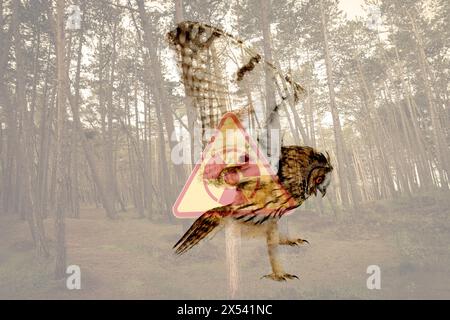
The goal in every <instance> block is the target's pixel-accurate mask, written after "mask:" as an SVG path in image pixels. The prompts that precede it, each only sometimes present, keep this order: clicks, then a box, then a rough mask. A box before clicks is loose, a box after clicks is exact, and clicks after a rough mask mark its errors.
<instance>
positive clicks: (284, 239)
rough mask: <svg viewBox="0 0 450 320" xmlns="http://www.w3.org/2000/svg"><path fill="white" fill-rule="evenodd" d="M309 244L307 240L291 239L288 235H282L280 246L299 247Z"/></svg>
mask: <svg viewBox="0 0 450 320" xmlns="http://www.w3.org/2000/svg"><path fill="white" fill-rule="evenodd" d="M305 243H307V244H309V241H308V240H306V239H300V238H298V239H290V238H289V237H288V236H286V235H280V244H281V245H288V246H291V247H293V246H298V245H299V244H305Z"/></svg>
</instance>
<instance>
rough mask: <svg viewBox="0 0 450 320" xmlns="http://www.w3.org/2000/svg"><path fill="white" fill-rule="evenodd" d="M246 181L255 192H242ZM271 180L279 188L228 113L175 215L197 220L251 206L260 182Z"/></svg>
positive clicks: (241, 129)
mask: <svg viewBox="0 0 450 320" xmlns="http://www.w3.org/2000/svg"><path fill="white" fill-rule="evenodd" d="M245 179H247V180H248V179H251V180H252V181H253V184H252V186H253V188H250V189H245V190H240V189H239V188H238V187H237V186H238V184H239V183H241V182H242V181H244V180H245ZM268 179H270V180H271V183H277V184H279V182H278V178H277V176H276V174H275V173H274V172H273V170H272V167H271V166H270V164H269V161H268V160H267V158H266V157H265V156H264V154H263V153H262V152H261V151H260V150H259V148H258V147H257V145H256V143H255V142H254V141H253V140H252V138H251V137H250V135H249V134H248V133H247V132H246V130H245V129H244V127H243V126H242V124H241V122H240V121H239V119H238V118H237V117H236V115H235V114H233V113H227V114H225V115H224V116H223V118H222V120H221V121H220V123H219V125H218V127H217V130H216V133H215V134H214V135H213V137H212V138H211V140H210V142H209V143H208V145H207V146H206V147H205V150H204V151H203V153H202V156H201V157H200V160H199V161H198V163H197V164H196V165H195V167H194V169H193V171H192V173H191V175H190V176H189V178H188V180H187V182H186V184H185V185H184V187H183V189H182V191H181V193H180V195H179V196H178V198H177V200H176V202H175V204H174V206H173V208H172V209H173V213H174V215H175V216H176V217H178V218H197V217H199V216H201V215H202V214H203V213H204V212H206V211H208V210H210V209H213V208H216V207H221V206H225V205H228V204H231V203H233V204H246V203H251V202H252V201H253V200H254V198H255V196H256V195H257V192H258V190H259V185H260V182H261V180H264V181H265V183H267V180H268ZM280 188H282V187H281V185H280ZM286 197H288V194H287V192H286Z"/></svg>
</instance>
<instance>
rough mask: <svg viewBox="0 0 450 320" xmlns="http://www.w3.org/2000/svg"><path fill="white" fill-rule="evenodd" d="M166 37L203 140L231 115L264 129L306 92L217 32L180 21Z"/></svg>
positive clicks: (238, 42) (252, 50)
mask: <svg viewBox="0 0 450 320" xmlns="http://www.w3.org/2000/svg"><path fill="white" fill-rule="evenodd" d="M167 37H168V40H169V42H170V44H171V45H172V47H173V48H175V50H176V52H177V55H178V59H179V66H180V69H181V78H182V81H183V83H184V88H185V94H186V97H187V98H188V99H189V101H190V104H191V106H192V109H193V112H195V113H196V114H195V116H194V117H193V118H194V119H197V121H199V122H200V125H201V128H202V136H203V137H204V134H205V130H207V129H209V128H211V129H213V128H215V127H216V126H217V124H218V122H219V121H220V119H221V117H222V115H223V114H225V113H226V112H230V111H232V112H234V113H236V114H237V115H238V116H239V117H240V118H241V119H243V120H244V121H248V127H251V126H252V124H253V126H254V127H255V128H256V129H258V128H259V129H264V128H267V127H269V126H270V124H271V122H272V121H273V119H274V118H275V117H276V116H277V114H278V112H279V110H280V106H281V105H282V104H283V103H290V104H293V105H295V104H297V103H298V102H299V101H300V98H301V96H302V95H303V94H304V93H305V90H304V89H303V87H302V86H301V85H299V84H298V83H296V82H294V81H293V80H292V77H291V76H290V75H284V74H283V73H282V72H281V71H280V70H278V68H276V67H275V66H274V65H273V64H272V63H271V62H269V61H265V60H264V59H263V58H262V56H261V55H260V54H259V53H257V52H256V51H255V50H254V49H252V48H251V47H249V46H247V45H246V44H245V43H244V42H243V41H241V40H239V39H237V38H235V37H234V36H233V35H231V34H229V33H226V32H224V31H222V30H220V29H218V28H215V27H212V26H209V25H206V24H203V23H199V22H191V21H184V22H181V23H179V24H178V26H177V28H176V29H174V30H172V31H171V32H169V33H168V35H167ZM267 75H269V76H270V79H271V80H272V84H273V94H274V98H275V99H272V100H273V105H269V106H268V105H266V103H267V101H268V100H267V99H266V93H265V92H264V88H265V79H266V78H265V77H266V76H267ZM203 139H205V137H204V138H203ZM205 142H206V141H205V140H203V143H204V144H205Z"/></svg>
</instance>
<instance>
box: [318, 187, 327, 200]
mask: <svg viewBox="0 0 450 320" xmlns="http://www.w3.org/2000/svg"><path fill="white" fill-rule="evenodd" d="M317 189H319V191H320V193H321V194H322V198H323V197H325V194H326V193H327V189H326V188H320V187H319V188H317Z"/></svg>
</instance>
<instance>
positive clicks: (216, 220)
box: [173, 207, 224, 254]
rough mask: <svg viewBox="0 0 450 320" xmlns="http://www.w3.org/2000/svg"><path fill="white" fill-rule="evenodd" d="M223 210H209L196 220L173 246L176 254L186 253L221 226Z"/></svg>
mask: <svg viewBox="0 0 450 320" xmlns="http://www.w3.org/2000/svg"><path fill="white" fill-rule="evenodd" d="M222 208H224V207H222ZM222 208H217V209H212V210H209V211H207V212H205V213H204V214H202V215H201V216H200V217H199V218H198V219H197V220H195V222H194V223H193V224H192V226H191V227H190V228H189V230H188V231H186V233H185V234H184V235H183V236H182V237H181V239H180V240H178V242H177V243H176V244H175V245H174V246H173V248H176V250H175V253H176V254H183V253H185V252H186V251H188V250H189V249H191V248H192V247H193V246H195V245H196V244H197V243H199V242H200V241H201V240H203V239H204V238H205V237H206V236H207V235H208V234H209V233H210V232H211V231H213V230H214V229H215V228H216V227H217V226H219V225H220V224H221V222H222V220H223V217H224V215H223V212H221V211H222V210H220V209H222Z"/></svg>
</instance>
